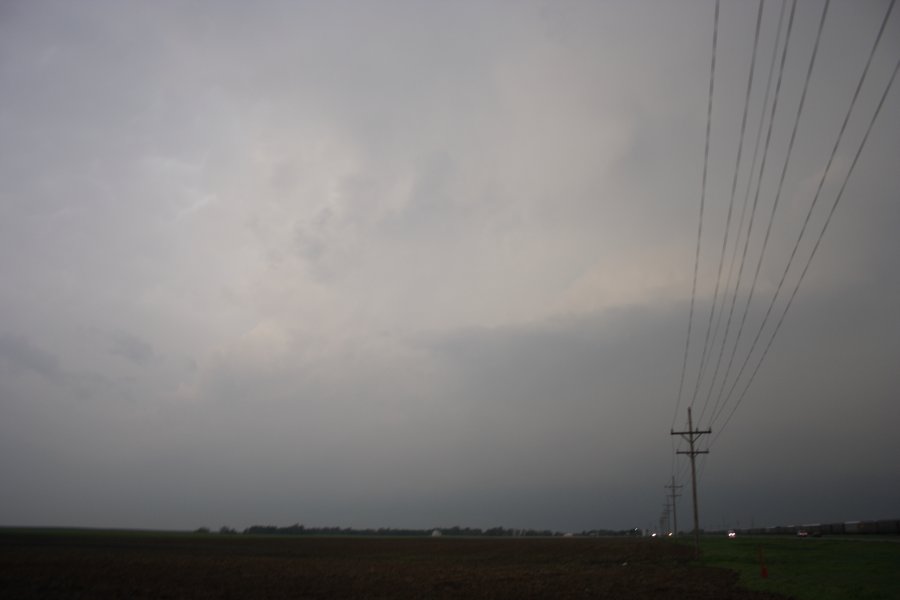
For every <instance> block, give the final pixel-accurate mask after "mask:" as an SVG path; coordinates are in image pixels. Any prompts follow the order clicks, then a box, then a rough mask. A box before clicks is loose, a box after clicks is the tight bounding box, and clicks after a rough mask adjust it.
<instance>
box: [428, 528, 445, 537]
mask: <svg viewBox="0 0 900 600" xmlns="http://www.w3.org/2000/svg"><path fill="white" fill-rule="evenodd" d="M442 535H444V534H443V533H441V530H440V529H435V530H434V531H432V532H431V537H441V536H442Z"/></svg>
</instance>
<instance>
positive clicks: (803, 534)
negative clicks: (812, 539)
mask: <svg viewBox="0 0 900 600" xmlns="http://www.w3.org/2000/svg"><path fill="white" fill-rule="evenodd" d="M808 536H809V532H808V531H807V530H805V529H798V530H797V537H808Z"/></svg>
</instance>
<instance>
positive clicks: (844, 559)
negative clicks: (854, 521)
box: [701, 536, 900, 600]
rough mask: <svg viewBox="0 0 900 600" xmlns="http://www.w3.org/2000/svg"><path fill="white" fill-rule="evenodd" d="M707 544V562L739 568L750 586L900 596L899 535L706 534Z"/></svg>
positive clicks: (863, 597) (813, 596)
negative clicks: (734, 536) (775, 535)
mask: <svg viewBox="0 0 900 600" xmlns="http://www.w3.org/2000/svg"><path fill="white" fill-rule="evenodd" d="M701 548H702V554H703V558H702V562H703V564H705V565H708V566H714V567H724V568H727V569H731V570H734V571H737V572H738V573H739V574H740V577H741V585H743V586H744V587H746V588H748V589H752V590H760V591H767V592H774V593H778V594H784V595H788V596H793V597H795V598H797V599H798V600H806V599H809V600H839V599H841V600H842V599H845V598H853V599H858V600H890V599H896V598H900V543H898V540H897V538H868V539H865V540H855V539H839V538H831V539H829V538H824V539H820V538H794V537H790V538H788V537H777V538H773V537H769V536H759V537H754V536H743V537H738V538H736V539H727V538H725V537H722V538H706V539H703V540H701ZM760 550H762V556H763V560H764V564H765V567H766V571H767V577H766V578H763V577H762V573H761V570H762V567H761V565H760Z"/></svg>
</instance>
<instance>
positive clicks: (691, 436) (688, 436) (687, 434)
mask: <svg viewBox="0 0 900 600" xmlns="http://www.w3.org/2000/svg"><path fill="white" fill-rule="evenodd" d="M671 433H672V435H680V436H681V437H683V438H684V439H685V440H687V443H688V447H689V448H690V449H689V450H678V452H677V453H676V454H687V455H688V456H689V457H690V458H691V492H692V493H693V499H694V552H695V553H696V554H697V556H700V511H699V510H697V467H696V464H695V458H696V457H697V455H698V454H709V450H697V449H696V448H695V447H694V444H696V443H697V440H699V439H700V436H701V435H707V434H710V433H712V430H711V429H708V428H707V429H694V421H693V419H692V417H691V407H690V406H688V430H687V431H674V430H672V432H671Z"/></svg>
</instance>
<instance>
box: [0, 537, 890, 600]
mask: <svg viewBox="0 0 900 600" xmlns="http://www.w3.org/2000/svg"><path fill="white" fill-rule="evenodd" d="M896 542H897V540H890V541H884V540H868V541H866V540H861V541H853V540H846V539H841V540H830V539H829V540H819V539H816V540H813V539H809V540H797V539H792V538H778V539H758V538H745V539H743V540H727V539H717V538H716V539H712V538H710V539H706V540H704V542H703V558H702V559H701V560H699V561H698V560H695V559H694V558H693V549H692V547H691V546H690V545H689V544H687V543H682V542H676V541H672V540H659V539H649V538H579V537H576V538H560V537H555V538H534V539H530V538H452V537H446V536H445V537H443V538H399V537H395V538H359V537H315V536H310V537H284V536H282V537H279V536H249V535H216V534H206V535H201V534H187V533H183V534H180V533H159V532H121V531H119V532H110V531H84V530H81V531H72V530H69V531H63V530H39V529H35V530H26V529H0V597H2V598H21V599H31V598H99V599H104V598H624V599H629V598H635V599H645V598H673V599H680V598H696V599H704V598H708V599H713V598H715V599H723V600H729V599H755V600H759V599H765V598H771V599H775V598H798V599H803V598H816V599H817V600H822V599H827V598H835V599H837V598H868V599H872V600H875V599H889V598H896V597H898V595H897V591H898V590H900V571H898V569H897V568H896V565H897V564H900V544H898V543H896ZM760 549H764V554H765V560H766V562H767V572H768V577H767V578H766V579H762V578H761V577H760V565H759V562H758V557H759V550H760Z"/></svg>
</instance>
